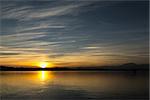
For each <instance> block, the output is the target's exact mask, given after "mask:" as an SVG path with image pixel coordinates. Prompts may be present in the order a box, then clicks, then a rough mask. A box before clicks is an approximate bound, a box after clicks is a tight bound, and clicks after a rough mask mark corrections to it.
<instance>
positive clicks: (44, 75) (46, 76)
mask: <svg viewBox="0 0 150 100" xmlns="http://www.w3.org/2000/svg"><path fill="white" fill-rule="evenodd" d="M38 78H39V79H40V81H46V80H52V79H53V75H52V72H48V71H39V73H38Z"/></svg>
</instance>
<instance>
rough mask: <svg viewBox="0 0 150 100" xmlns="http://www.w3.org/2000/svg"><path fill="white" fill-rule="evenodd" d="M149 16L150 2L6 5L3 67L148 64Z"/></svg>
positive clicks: (14, 2)
mask: <svg viewBox="0 0 150 100" xmlns="http://www.w3.org/2000/svg"><path fill="white" fill-rule="evenodd" d="M148 10H149V4H148V1H99V0H95V1H92V0H91V1H90V0H88V1H87V0H85V1H73V0H71V1H59V0H56V1H55V0H54V1H40V0H28V1H19V0H12V1H4V0H2V1H1V16H0V19H1V46H0V48H1V51H0V52H1V55H0V59H1V62H0V63H2V64H4V65H5V64H7V65H17V64H18V65H30V63H31V62H32V63H35V62H39V61H46V62H52V63H54V64H55V65H57V66H90V65H96V66H98V65H113V64H121V63H128V62H134V63H148V56H149V52H148V48H149V47H148V41H149V32H148V31H149V26H148V24H149V23H148V22H149V19H148V18H149V16H148V15H149V11H148ZM22 62H23V63H22ZM33 65H34V64H33Z"/></svg>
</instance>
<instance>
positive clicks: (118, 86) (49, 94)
mask: <svg viewBox="0 0 150 100" xmlns="http://www.w3.org/2000/svg"><path fill="white" fill-rule="evenodd" d="M0 74H1V75H0V96H1V99H2V100H89V99H90V100H112V99H113V100H116V99H118V100H133V99H134V100H135V99H137V100H144V99H145V100H148V97H149V75H148V73H147V72H145V73H140V72H137V73H133V72H98V71H92V72H90V71H25V72H23V71H5V72H3V71H1V72H0Z"/></svg>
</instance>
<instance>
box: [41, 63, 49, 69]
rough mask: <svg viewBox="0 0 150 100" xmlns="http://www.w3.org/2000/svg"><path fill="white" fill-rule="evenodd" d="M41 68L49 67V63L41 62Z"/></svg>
mask: <svg viewBox="0 0 150 100" xmlns="http://www.w3.org/2000/svg"><path fill="white" fill-rule="evenodd" d="M39 66H40V67H41V68H46V67H47V66H48V63H47V62H41V63H40V64H39Z"/></svg>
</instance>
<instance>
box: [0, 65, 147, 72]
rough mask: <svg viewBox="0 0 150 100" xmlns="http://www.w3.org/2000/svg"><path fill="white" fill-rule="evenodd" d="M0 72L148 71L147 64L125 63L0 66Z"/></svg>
mask: <svg viewBox="0 0 150 100" xmlns="http://www.w3.org/2000/svg"><path fill="white" fill-rule="evenodd" d="M0 70H1V71H38V70H50V71H86V70H88V71H92V70H93V71H94V70H99V71H149V64H135V63H126V64H123V65H120V66H96V67H95V66H91V67H86V66H85V67H53V68H33V67H32V68H29V67H10V66H0Z"/></svg>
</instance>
